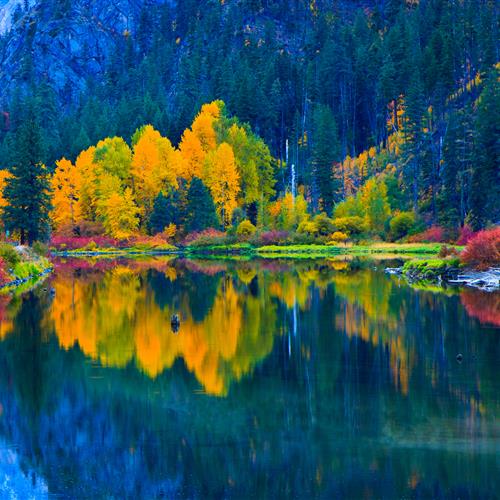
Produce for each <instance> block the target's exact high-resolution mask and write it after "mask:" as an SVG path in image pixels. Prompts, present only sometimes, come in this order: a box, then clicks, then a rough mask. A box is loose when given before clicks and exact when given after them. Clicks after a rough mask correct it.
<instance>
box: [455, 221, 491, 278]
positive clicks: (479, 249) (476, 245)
mask: <svg viewBox="0 0 500 500" xmlns="http://www.w3.org/2000/svg"><path fill="white" fill-rule="evenodd" d="M460 259H461V260H462V262H464V263H465V264H468V265H471V266H474V267H476V268H477V269H488V268H489V267H491V266H495V265H500V227H495V228H493V229H485V230H484V231H479V232H478V233H476V235H475V236H474V237H473V238H472V239H471V240H469V243H467V246H466V247H465V250H464V251H463V252H462V254H461V255H460Z"/></svg>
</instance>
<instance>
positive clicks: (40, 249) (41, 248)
mask: <svg viewBox="0 0 500 500" xmlns="http://www.w3.org/2000/svg"><path fill="white" fill-rule="evenodd" d="M32 248H33V252H35V253H36V255H38V256H40V257H45V256H46V255H47V254H48V253H49V247H48V246H47V245H46V244H45V243H42V242H41V241H35V243H33V246H32Z"/></svg>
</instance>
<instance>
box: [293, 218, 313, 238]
mask: <svg viewBox="0 0 500 500" xmlns="http://www.w3.org/2000/svg"><path fill="white" fill-rule="evenodd" d="M297 233H298V234H305V235H308V236H316V235H317V234H318V227H317V226H316V223H315V222H314V221H311V220H303V221H302V222H301V223H300V224H299V227H298V228H297Z"/></svg>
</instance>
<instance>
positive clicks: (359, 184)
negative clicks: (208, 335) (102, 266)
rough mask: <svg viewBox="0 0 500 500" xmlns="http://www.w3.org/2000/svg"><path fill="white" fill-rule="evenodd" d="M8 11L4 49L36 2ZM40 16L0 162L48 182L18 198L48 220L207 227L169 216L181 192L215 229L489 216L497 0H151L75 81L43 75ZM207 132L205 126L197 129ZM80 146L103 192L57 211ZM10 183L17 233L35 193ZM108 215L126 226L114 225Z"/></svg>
mask: <svg viewBox="0 0 500 500" xmlns="http://www.w3.org/2000/svg"><path fill="white" fill-rule="evenodd" d="M53 3H54V9H53V10H54V12H53V16H52V18H51V22H53V23H56V24H57V26H59V27H61V28H64V26H65V24H67V23H69V22H70V21H72V20H74V16H75V9H76V5H77V4H78V2H76V1H75V2H62V3H61V2H53ZM50 4H51V2H47V3H46V5H45V6H44V8H45V9H49V8H50ZM55 4H57V6H55ZM56 7H57V9H56ZM81 14H82V13H81V12H80V11H79V15H81ZM16 16H17V20H16V24H14V27H13V29H12V30H11V32H9V33H8V34H6V35H4V36H3V37H1V39H0V48H1V47H2V44H4V46H6V45H7V44H8V42H9V40H11V39H12V37H15V36H20V33H21V32H22V31H23V29H24V30H26V29H27V28H26V25H27V22H26V21H27V20H29V19H32V16H36V13H35V14H33V13H31V12H23V11H18V12H17V14H16ZM30 16H31V17H30ZM23 20H24V21H23ZM41 22H42V21H41V20H37V19H36V18H35V23H34V26H32V28H31V29H32V30H33V33H32V36H31V38H30V37H28V38H27V39H26V43H25V45H26V51H25V53H24V55H23V57H22V58H21V61H22V63H23V64H22V66H21V69H20V70H19V71H18V73H17V74H16V75H14V77H13V79H12V82H11V84H10V86H9V88H8V89H7V90H6V91H5V93H4V95H3V104H2V107H3V108H5V109H6V110H7V111H8V122H9V123H8V126H7V125H6V124H5V126H4V129H6V130H4V131H3V132H2V133H1V135H2V142H1V146H0V148H1V149H0V162H1V165H0V166H1V167H2V168H3V169H4V170H8V171H10V172H11V173H12V174H13V175H14V178H15V177H16V176H17V177H19V175H20V173H19V172H17V171H16V169H21V168H22V165H23V164H24V165H25V166H26V165H38V166H39V167H40V172H39V174H40V176H41V177H43V176H44V175H46V176H47V186H48V185H49V184H52V186H53V187H56V190H55V192H54V193H55V194H53V195H50V196H49V195H47V196H45V195H44V193H39V192H35V191H33V192H31V193H29V195H30V196H34V198H35V202H34V205H37V203H38V205H37V206H39V207H42V206H45V207H46V209H43V208H41V209H40V210H41V211H42V212H43V211H44V210H45V212H46V214H47V217H46V218H45V222H44V224H45V229H44V231H46V230H48V228H49V225H51V226H52V229H53V230H54V229H56V230H57V228H58V227H60V224H62V223H63V222H64V223H67V222H68V221H67V220H64V219H65V218H66V219H67V218H68V217H70V218H75V217H80V216H81V217H84V218H85V220H87V219H90V220H91V221H99V222H100V223H102V224H103V227H104V231H106V232H107V233H108V234H112V235H115V236H117V235H121V236H123V235H124V234H125V233H127V232H129V229H128V228H131V229H134V230H139V231H147V232H155V231H157V230H159V229H160V228H162V229H164V228H165V227H167V226H168V225H170V224H173V225H175V226H176V227H177V228H179V227H182V229H183V230H184V231H189V228H191V227H192V228H193V230H200V229H201V228H200V227H195V226H193V222H192V216H191V215H188V214H187V212H186V213H185V214H182V210H180V211H179V210H178V207H180V206H184V207H187V206H188V204H189V200H190V196H191V199H196V200H198V199H202V200H203V203H201V204H200V203H198V202H195V203H194V205H195V206H201V205H203V206H204V207H205V208H206V210H207V211H208V212H207V213H210V214H211V215H209V216H208V215H207V216H206V217H202V220H203V221H204V222H205V221H210V224H209V227H214V226H215V227H218V228H226V229H228V228H229V227H231V226H232V225H234V224H239V223H240V222H241V221H242V220H246V219H248V221H249V222H251V223H252V224H253V225H254V226H256V227H259V226H260V227H261V228H263V229H286V230H296V229H298V226H299V225H300V223H301V222H304V223H307V222H310V221H311V220H312V221H313V222H314V219H313V217H314V216H315V214H320V213H322V212H324V213H325V214H326V215H328V216H329V217H332V216H333V217H334V218H342V219H345V218H351V220H350V221H348V222H349V224H348V225H349V226H351V227H350V229H349V228H348V227H345V224H344V229H345V231H343V232H347V233H349V232H352V231H353V230H354V229H353V227H352V226H353V225H356V226H359V225H360V224H361V229H360V230H359V232H366V233H370V234H371V235H376V236H382V237H387V236H388V235H389V233H390V232H391V228H390V220H391V218H394V216H398V215H401V214H403V216H402V218H403V224H402V226H403V230H398V231H396V232H394V231H393V232H392V236H394V235H395V234H396V233H397V234H398V235H399V236H403V235H404V234H403V233H407V232H408V231H411V230H414V229H407V226H414V227H419V228H421V229H422V228H424V227H426V226H433V225H434V226H435V225H440V226H443V227H444V228H447V229H448V230H449V231H450V232H457V231H458V229H459V228H460V227H463V226H464V225H465V224H468V225H470V226H471V227H472V228H473V229H480V228H482V227H485V226H488V225H490V224H495V223H497V222H498V221H499V220H500V208H499V206H498V203H497V200H498V199H499V198H500V168H499V166H498V137H499V136H498V130H499V116H500V113H499V109H498V107H499V98H498V71H499V69H498V65H497V62H498V60H499V59H500V58H499V54H498V48H499V47H498V7H497V5H496V3H495V2H494V1H489V0H481V1H472V0H463V1H458V0H457V1H443V0H428V1H420V2H418V1H411V2H410V1H403V0H385V1H381V2H365V3H362V2H360V3H353V2H350V3H349V4H347V3H345V2H338V3H334V4H332V3H331V2H322V1H314V2H305V1H300V0H297V1H294V2H277V1H272V0H269V1H259V0H252V1H238V2H235V1H225V2H194V1H185V2H178V3H177V4H173V3H161V2H153V3H150V2H144V5H143V8H142V9H141V12H140V15H139V16H137V18H136V19H135V21H134V23H133V25H132V26H131V29H130V30H125V31H124V32H123V33H122V34H118V35H117V36H115V38H113V41H112V43H111V42H110V48H109V54H108V56H107V57H104V56H103V60H102V64H101V65H100V67H101V69H100V70H99V71H98V72H96V73H89V72H87V73H85V72H83V77H82V78H83V83H82V82H80V85H79V86H72V85H71V82H70V81H69V80H68V81H66V82H65V83H64V84H62V83H61V81H60V79H58V78H55V77H52V75H50V74H43V75H42V74H40V73H39V72H38V71H37V62H36V61H34V60H32V59H30V58H31V56H30V49H31V48H33V45H32V44H35V42H36V30H37V29H38V28H37V23H38V24H41ZM89 50H91V49H90V48H89ZM75 64H78V63H77V62H75ZM219 100H220V101H224V102H225V105H224V106H222V105H221V104H220V101H219ZM204 103H213V104H210V105H208V106H205V107H204V108H202V106H203V104H204ZM216 103H219V104H216ZM221 106H222V107H221ZM215 108H217V109H218V110H219V111H216V112H215V113H216V114H217V113H219V115H218V116H214V114H213V113H214V110H215ZM200 109H202V111H201V112H200ZM209 109H212V111H211V112H210V111H208V110H209ZM234 116H237V117H238V120H237V119H235V118H231V117H234ZM193 117H195V119H194V122H193ZM210 121H212V123H211V124H210V126H208V125H209V122H210ZM5 122H7V120H5ZM200 122H202V123H200ZM28 124H29V125H28ZM145 124H149V126H145ZM205 126H206V127H207V129H206V130H208V129H210V127H212V129H213V131H210V133H209V135H210V137H203V133H205V132H206V131H205V132H203V130H201V131H200V130H198V131H197V129H198V128H201V129H203V127H205ZM28 129H29V130H28ZM29 131H31V133H30V132H29ZM35 135H36V137H34V136H35ZM106 137H107V138H108V139H106ZM167 137H168V138H169V139H166V138H167ZM190 137H196V138H197V140H198V141H199V142H200V144H201V151H202V153H201V155H198V157H197V156H196V155H197V154H198V153H196V151H192V150H189V148H195V149H196V148H199V147H200V145H198V144H196V145H193V144H192V143H191V142H190ZM119 138H123V139H119ZM194 142H196V141H194ZM266 145H267V146H266ZM148 148H149V149H150V151H149V152H144V151H146V150H148ZM155 148H156V149H157V150H158V151H160V152H158V151H157V152H155V153H151V151H152V150H154V149H155ZM28 150H29V151H28ZM141 150H142V151H143V152H141ZM148 154H152V155H153V156H154V155H159V157H161V158H162V159H161V160H158V162H159V163H161V162H162V161H165V162H166V164H168V165H169V166H168V168H167V170H168V172H166V171H165V172H159V171H158V172H156V173H155V174H154V175H155V176H159V177H155V178H154V180H152V181H151V180H150V177H148V175H146V174H144V172H143V173H141V172H140V170H141V168H145V167H144V165H145V163H143V165H142V166H138V165H139V164H140V163H141V160H140V159H138V158H139V157H140V155H142V156H143V157H147V156H148ZM23 155H24V156H23ZM85 155H86V156H87V160H86V161H87V165H90V164H92V165H94V166H95V172H94V167H92V169H91V170H92V171H93V172H94V173H93V175H97V176H98V177H99V181H98V184H99V187H96V185H94V188H92V189H93V191H92V189H91V190H90V191H89V192H85V194H84V195H82V196H83V198H82V199H80V198H78V200H77V205H78V206H76V207H75V206H73V202H71V203H70V204H69V205H68V206H67V207H66V210H67V211H68V214H70V215H65V216H63V215H61V211H62V210H63V209H62V208H60V207H61V206H62V205H61V203H62V202H61V199H60V198H59V197H58V193H57V188H58V186H59V184H57V182H56V183H55V184H54V181H53V180H50V179H49V178H51V177H52V176H53V175H54V173H55V176H56V177H55V179H57V178H64V176H65V175H68V174H65V173H64V172H65V171H67V172H70V174H69V175H70V177H72V176H73V172H76V171H78V169H79V168H80V166H81V165H82V162H83V161H84V160H83V159H82V158H85ZM170 156H172V158H170ZM63 157H64V158H65V160H61V158H63ZM166 158H168V160H167V159H166ZM193 158H196V159H195V160H193ZM148 161H149V160H148ZM155 161H156V160H155ZM23 162H24V163H23ZM120 162H121V163H120ZM118 163H120V165H121V166H118ZM146 163H147V162H146ZM153 163H154V162H153ZM42 165H43V166H44V167H43V168H42ZM148 168H152V170H151V172H153V171H154V169H155V168H156V167H151V165H150V164H148ZM162 168H164V166H162V167H158V169H159V170H162ZM115 169H116V170H115ZM245 169H246V170H245ZM32 170H36V169H32ZM145 171H147V170H145ZM231 172H232V173H231ZM87 174H88V171H87V173H86V174H85V175H84V179H85V181H86V182H87V183H90V184H91V183H92V181H91V180H90V178H89V176H88V175H87ZM75 175H76V174H75ZM141 175H142V176H143V177H142V178H141ZM223 176H225V177H224V182H223V183H222V182H221V179H222V178H223ZM3 177H6V181H5V182H6V184H7V187H6V190H5V193H4V204H6V205H7V207H6V209H4V220H5V221H6V224H7V226H8V227H10V228H11V229H16V227H15V225H14V224H13V223H12V221H13V220H15V219H16V217H17V218H18V219H19V218H22V217H25V219H26V220H28V219H29V220H33V217H31V216H23V215H22V214H21V213H20V211H19V207H17V206H16V203H17V202H18V201H19V202H20V201H21V200H25V199H26V196H27V194H28V193H27V192H26V189H28V188H26V186H25V187H24V191H22V192H21V193H18V195H17V198H16V193H15V192H14V191H15V189H14V188H12V187H10V186H12V185H13V181H12V178H11V180H9V176H8V174H3ZM101 177H102V178H101ZM192 179H195V182H194V183H193V182H192ZM18 184H19V183H18ZM34 184H36V183H31V184H30V186H32V185H34ZM222 184H224V185H222ZM153 185H154V186H153ZM85 189H86V188H85ZM190 190H191V191H194V193H195V194H193V193H191V195H190V196H188V192H189V191H190ZM39 191H40V190H39ZM42 191H43V190H42ZM105 192H108V193H112V196H110V197H109V198H108V199H107V201H106V202H103V201H102V200H103V199H104V198H106V195H105ZM37 193H38V194H37ZM59 194H60V193H59ZM51 197H52V202H53V205H54V207H55V208H54V210H51V209H50V207H49V206H48V204H47V203H48V199H49V198H51ZM118 198H120V199H118ZM16 200H17V201H16ZM37 200H38V201H37ZM297 200H298V201H297ZM191 203H193V202H191ZM212 204H213V210H212ZM21 205H22V204H21ZM21 205H20V206H21ZM9 207H10V208H9ZM125 207H127V210H125ZM169 207H170V208H169ZM171 207H177V208H175V209H174V210H173V212H174V213H173V214H171V215H168V213H169V211H170V212H172V210H171ZM290 207H292V208H290ZM155 208H156V210H155ZM16 210H17V212H18V213H17V215H16V214H15V213H14V212H15V211H16ZM26 210H27V209H25V208H22V211H24V212H26ZM36 210H37V209H35V211H36ZM73 210H75V212H73ZM78 210H83V212H81V213H79V212H78ZM186 210H187V208H186ZM295 211H298V213H297V214H295ZM301 211H306V212H307V213H308V214H311V215H307V216H306V217H303V216H302V215H301ZM113 212H114V213H116V214H123V213H127V214H129V215H130V220H129V221H128V222H123V221H122V222H121V223H120V224H119V225H118V226H117V225H116V222H111V219H112V217H111V216H110V214H111V213H113ZM191 212H192V210H191ZM292 212H293V213H292ZM49 213H50V214H51V221H49V217H48V216H49ZM374 213H375V215H373V214H374ZM179 214H180V215H179ZM179 217H180V218H181V219H182V220H179ZM190 217H191V219H190ZM316 217H317V215H316ZM352 217H358V218H359V219H358V220H354V223H355V224H354V223H353V220H352ZM176 218H177V219H176ZM42 219H43V217H42ZM175 219H176V220H175ZM306 219H307V220H306ZM290 220H293V222H290ZM9 221H11V222H9ZM164 222H168V224H167V225H166V226H164V225H163V223H164ZM9 224H10V226H9ZM346 224H347V223H346ZM320 225H321V224H320ZM42 226H43V224H41V226H40V228H39V229H37V230H36V232H40V231H42ZM18 227H19V226H18ZM124 228H125V229H124ZM405 228H406V229H405ZM302 229H304V224H303V225H302ZM306 229H307V228H306ZM309 230H311V231H317V230H318V224H316V228H311V227H309ZM355 231H358V229H355ZM42 232H43V231H42ZM46 232H47V231H46ZM37 236H38V235H37Z"/></svg>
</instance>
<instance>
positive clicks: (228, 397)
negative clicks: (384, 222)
mask: <svg viewBox="0 0 500 500" xmlns="http://www.w3.org/2000/svg"><path fill="white" fill-rule="evenodd" d="M50 286H52V287H53V288H54V289H55V296H54V297H51V294H50V293H49V292H48V291H46V290H44V289H43V288H40V289H38V290H37V291H35V292H31V293H29V294H27V295H25V296H23V297H21V298H19V297H18V298H13V299H12V300H10V301H8V300H7V299H5V298H4V299H3V300H4V302H3V303H2V304H1V305H0V315H1V323H0V328H1V329H0V332H1V336H2V338H3V341H2V342H1V343H0V404H1V407H0V408H1V416H0V438H1V439H2V440H3V441H5V442H6V443H9V444H11V445H12V446H14V447H15V448H16V451H17V454H18V457H19V462H20V468H21V470H22V471H24V472H25V473H26V471H32V472H33V474H34V477H38V478H43V480H44V481H45V484H46V485H47V486H48V489H49V491H50V492H51V493H57V494H61V495H63V496H68V497H75V496H76V497H81V496H85V495H88V496H93V495H94V496H106V495H108V496H111V497H116V498H154V497H155V496H159V495H161V494H163V495H164V496H165V497H167V498H171V497H173V496H175V495H176V494H181V495H183V496H187V497H190V498H193V497H201V498H210V497H226V498H227V497H248V496H253V497H258V498H262V497H272V498H276V497H281V496H286V495H287V493H290V492H292V491H293V492H296V493H298V494H300V495H301V497H302V498H311V497H318V496H320V497H327V498H331V497H338V496H340V497H342V496H344V495H346V494H347V493H348V494H349V496H352V495H354V496H368V497H373V496H375V497H380V496H384V497H393V496H396V497H401V496H406V497H421V498H428V497H438V498H439V497H443V498H444V497H450V498H456V497H458V496H460V497H462V498H478V497H481V498H494V496H495V492H496V491H498V486H499V485H498V480H497V479H496V475H495V471H496V457H497V455H496V448H495V432H496V431H495V418H496V417H497V416H498V413H499V411H498V410H499V401H498V394H499V384H498V381H497V378H496V376H495V369H496V366H497V362H496V360H497V359H498V356H499V355H500V352H499V342H498V329H495V328H494V324H495V321H494V320H495V318H496V317H495V311H498V306H497V305H498V296H495V295H491V294H490V295H488V296H483V295H482V294H480V295H472V292H467V293H464V292H456V293H450V294H443V293H441V294H440V293H435V292H433V291H426V290H414V289H412V288H410V287H408V286H407V285H405V284H404V283H402V282H399V281H398V280H397V279H396V278H394V277H387V276H385V275H384V273H383V272H382V271H380V270H374V269H373V264H371V265H369V266H365V265H364V264H363V263H362V262H354V263H351V264H346V263H342V262H340V263H339V262H336V261H330V262H326V261H325V262H321V263H314V264H312V263H307V262H306V263H293V265H292V264H284V263H280V262H271V263H266V262H262V263H259V262H257V263H256V262H244V263H229V264H222V263H220V262H215V261H213V262H212V261H211V262H193V261H167V260H157V261H150V262H147V263H145V262H141V261H137V262H129V261H115V262H112V261H109V262H107V263H106V262H103V261H97V262H95V263H92V262H83V261H70V262H67V263H62V262H61V263H59V264H58V266H57V269H56V273H55V275H54V277H53V278H52V281H51V285H50ZM472 297H474V298H472ZM486 297H489V298H486ZM488 301H489V302H488ZM485 304H486V305H485ZM488 304H489V305H488ZM481 307H482V308H483V309H482V310H483V311H486V310H487V309H488V308H489V311H490V313H489V315H485V314H484V313H483V315H482V316H481V314H476V313H474V311H476V312H477V310H478V308H479V309H481ZM471 308H472V310H471ZM474 308H476V309H474ZM495 308H496V309H495ZM174 312H178V313H179V314H180V315H181V318H182V323H181V328H180V331H179V332H178V333H177V334H174V333H173V332H172V331H171V328H170V316H171V314H173V313H174ZM480 319H481V320H484V323H481V322H480V321H479V320H480ZM492 319H493V320H492ZM458 352H461V353H463V356H464V361H463V362H462V363H461V364H459V363H457V361H456V359H455V356H456V354H457V353H458ZM200 389H202V390H200ZM214 396H218V397H214ZM222 396H224V397H222ZM3 470H4V468H3V466H2V456H0V472H1V471H3ZM438 478H439V479H438ZM443 478H446V479H443ZM19 481H20V479H19ZM36 484H39V483H38V482H37V483H36ZM0 491H1V490H0Z"/></svg>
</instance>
